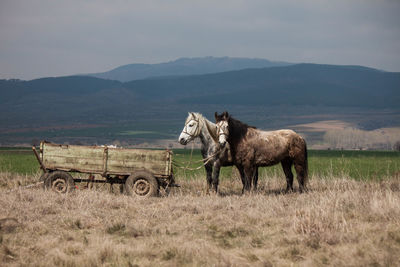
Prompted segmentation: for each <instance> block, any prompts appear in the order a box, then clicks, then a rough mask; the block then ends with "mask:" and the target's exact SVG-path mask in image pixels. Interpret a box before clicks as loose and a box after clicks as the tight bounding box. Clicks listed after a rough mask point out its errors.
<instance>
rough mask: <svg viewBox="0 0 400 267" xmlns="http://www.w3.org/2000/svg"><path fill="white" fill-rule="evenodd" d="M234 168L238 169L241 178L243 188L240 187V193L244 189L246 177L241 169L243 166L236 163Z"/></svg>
mask: <svg viewBox="0 0 400 267" xmlns="http://www.w3.org/2000/svg"><path fill="white" fill-rule="evenodd" d="M236 168H237V169H238V171H239V174H240V179H241V180H242V185H243V188H242V194H243V193H244V189H245V184H246V177H245V175H244V170H243V166H240V165H239V166H238V165H236Z"/></svg>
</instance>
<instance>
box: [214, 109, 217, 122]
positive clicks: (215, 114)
mask: <svg viewBox="0 0 400 267" xmlns="http://www.w3.org/2000/svg"><path fill="white" fill-rule="evenodd" d="M214 118H215V120H216V121H217V120H218V112H216V111H215V113H214Z"/></svg>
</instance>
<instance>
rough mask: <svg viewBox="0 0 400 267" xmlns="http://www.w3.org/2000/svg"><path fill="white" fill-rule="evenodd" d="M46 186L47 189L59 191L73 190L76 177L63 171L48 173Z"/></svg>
mask: <svg viewBox="0 0 400 267" xmlns="http://www.w3.org/2000/svg"><path fill="white" fill-rule="evenodd" d="M44 187H45V189H47V190H50V189H51V190H53V191H54V192H57V193H67V192H71V191H72V190H73V189H74V188H75V182H74V178H72V176H71V175H70V174H69V173H67V172H63V171H55V172H52V173H50V174H49V175H47V177H46V179H45V181H44Z"/></svg>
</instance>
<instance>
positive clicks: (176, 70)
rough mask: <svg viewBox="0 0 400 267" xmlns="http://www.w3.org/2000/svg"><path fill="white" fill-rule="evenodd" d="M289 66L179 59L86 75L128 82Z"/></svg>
mask: <svg viewBox="0 0 400 267" xmlns="http://www.w3.org/2000/svg"><path fill="white" fill-rule="evenodd" d="M290 64H291V63H286V62H274V61H269V60H266V59H256V58H231V57H202V58H180V59H177V60H175V61H170V62H166V63H159V64H129V65H124V66H121V67H118V68H115V69H113V70H110V71H107V72H102V73H93V74H88V76H92V77H97V78H102V79H110V80H117V81H121V82H128V81H132V80H140V79H146V78H152V77H162V76H182V75H197V74H207V73H216V72H225V71H232V70H241V69H248V68H265V67H276V66H287V65H290Z"/></svg>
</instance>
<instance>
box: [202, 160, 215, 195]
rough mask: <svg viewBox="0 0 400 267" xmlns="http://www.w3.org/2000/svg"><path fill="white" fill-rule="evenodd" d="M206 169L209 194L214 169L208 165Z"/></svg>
mask: <svg viewBox="0 0 400 267" xmlns="http://www.w3.org/2000/svg"><path fill="white" fill-rule="evenodd" d="M204 168H205V169H206V175H207V176H206V178H207V194H208V193H209V192H210V189H211V187H212V172H213V171H212V170H213V167H212V165H211V164H206V165H205V166H204Z"/></svg>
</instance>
